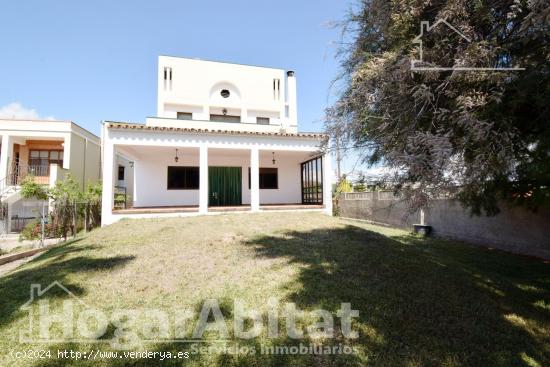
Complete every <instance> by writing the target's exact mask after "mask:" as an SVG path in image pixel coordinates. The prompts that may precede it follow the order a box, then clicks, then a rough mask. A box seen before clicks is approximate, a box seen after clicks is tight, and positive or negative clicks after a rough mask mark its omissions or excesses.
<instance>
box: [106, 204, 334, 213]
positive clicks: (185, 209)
mask: <svg viewBox="0 0 550 367" xmlns="http://www.w3.org/2000/svg"><path fill="white" fill-rule="evenodd" d="M323 207H324V206H323V205H312V204H308V205H304V204H262V205H260V210H304V209H323ZM198 211H199V206H198V205H189V206H147V207H137V208H128V209H113V214H160V213H196V212H198ZM208 211H209V212H211V213H217V212H246V211H250V205H237V206H209V207H208Z"/></svg>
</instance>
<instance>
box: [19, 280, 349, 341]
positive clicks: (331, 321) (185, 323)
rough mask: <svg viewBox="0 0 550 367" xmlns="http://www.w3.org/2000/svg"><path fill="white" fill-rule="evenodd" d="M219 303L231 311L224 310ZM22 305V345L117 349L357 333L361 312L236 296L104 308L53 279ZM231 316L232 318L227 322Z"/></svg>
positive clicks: (36, 287) (345, 305) (35, 287)
mask: <svg viewBox="0 0 550 367" xmlns="http://www.w3.org/2000/svg"><path fill="white" fill-rule="evenodd" d="M220 304H222V305H224V307H222V308H223V309H230V311H229V312H225V314H224V313H223V312H222V308H220ZM21 309H22V310H24V311H27V312H28V327H27V328H26V329H24V330H21V331H20V336H19V341H20V342H21V343H67V342H70V343H108V344H110V346H111V347H113V348H116V349H129V348H134V347H138V346H141V345H142V344H143V343H167V342H169V343H204V342H207V343H216V342H222V343H224V342H228V341H231V340H235V339H242V340H248V339H252V338H256V337H259V336H260V335H267V337H268V338H272V339H278V338H280V337H287V338H290V339H295V340H300V339H304V338H309V339H312V340H316V339H327V338H328V339H330V338H335V337H344V338H349V339H355V338H357V337H358V336H359V335H358V333H357V331H354V330H353V328H352V321H353V318H356V317H358V316H359V311H357V310H353V309H352V308H351V304H350V303H341V306H340V309H339V310H337V312H335V313H334V314H333V313H331V312H330V311H327V310H322V309H316V310H313V311H304V310H299V309H298V308H297V307H296V304H294V303H291V302H285V303H283V302H279V300H277V299H275V298H270V299H269V300H268V301H267V304H266V307H265V308H264V311H263V312H260V311H258V310H255V309H252V308H249V307H248V306H247V304H246V302H244V301H243V300H241V299H234V300H233V302H232V305H228V302H227V301H226V300H224V301H223V302H219V301H218V300H216V299H206V300H205V301H204V302H203V303H202V305H201V307H200V309H199V308H195V309H181V310H179V309H178V310H171V311H170V312H166V311H164V310H158V309H144V310H142V309H114V310H110V311H109V312H105V311H102V310H98V309H96V308H93V307H90V306H89V305H88V304H86V303H85V302H83V301H82V300H81V299H80V298H78V297H77V296H76V295H75V294H74V293H73V292H71V291H70V290H69V289H68V288H67V287H65V286H64V285H63V284H61V283H59V282H58V281H55V282H53V283H51V284H50V285H48V286H47V287H45V288H42V287H41V285H40V284H32V285H31V289H30V298H29V300H28V301H27V302H26V303H25V304H24V305H23V306H21ZM228 314H230V315H231V320H226V317H228ZM231 327H232V329H231ZM205 334H206V335H207V336H208V337H209V338H208V339H205V338H204V336H205ZM213 335H214V336H216V338H212V336H213ZM231 337H233V339H231Z"/></svg>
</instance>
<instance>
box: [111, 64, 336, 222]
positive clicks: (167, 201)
mask: <svg viewBox="0 0 550 367" xmlns="http://www.w3.org/2000/svg"><path fill="white" fill-rule="evenodd" d="M102 139H103V157H104V162H103V203H102V224H103V225H106V224H110V223H113V222H115V221H117V220H119V219H121V218H125V217H130V218H142V217H159V216H188V215H204V214H210V213H219V212H222V211H251V212H258V211H262V210H317V211H324V212H325V213H327V214H331V213H332V199H331V184H332V182H331V177H332V171H331V168H330V158H329V157H328V156H327V155H325V154H324V153H322V152H321V150H320V148H321V146H322V145H323V143H324V141H325V139H326V136H325V135H324V134H320V133H304V132H299V131H298V121H297V102H296V78H295V75H294V72H292V71H288V72H285V71H284V70H281V69H273V68H265V67H257V66H247V65H238V64H228V63H221V62H214V61H204V60H197V59H187V58H178V57H168V56H161V57H159V63H158V101H157V116H155V117H148V118H146V121H145V123H144V124H135V123H127V122H117V121H104V122H103V127H102Z"/></svg>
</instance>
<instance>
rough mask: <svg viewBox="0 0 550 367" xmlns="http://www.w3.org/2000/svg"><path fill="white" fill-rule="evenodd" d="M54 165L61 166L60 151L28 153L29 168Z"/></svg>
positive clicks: (61, 152)
mask: <svg viewBox="0 0 550 367" xmlns="http://www.w3.org/2000/svg"><path fill="white" fill-rule="evenodd" d="M52 163H56V164H58V165H59V166H62V165H63V151H62V150H31V151H30V152H29V166H48V167H49V166H50V164H52Z"/></svg>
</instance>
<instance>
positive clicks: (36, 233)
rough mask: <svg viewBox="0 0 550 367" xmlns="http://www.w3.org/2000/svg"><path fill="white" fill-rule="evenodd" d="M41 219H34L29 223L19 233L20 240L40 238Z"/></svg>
mask: <svg viewBox="0 0 550 367" xmlns="http://www.w3.org/2000/svg"><path fill="white" fill-rule="evenodd" d="M40 231H41V229H40V221H39V220H34V221H32V222H29V223H27V225H26V226H25V227H23V229H22V230H21V233H20V234H19V240H20V241H22V240H38V239H39V238H40Z"/></svg>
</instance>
